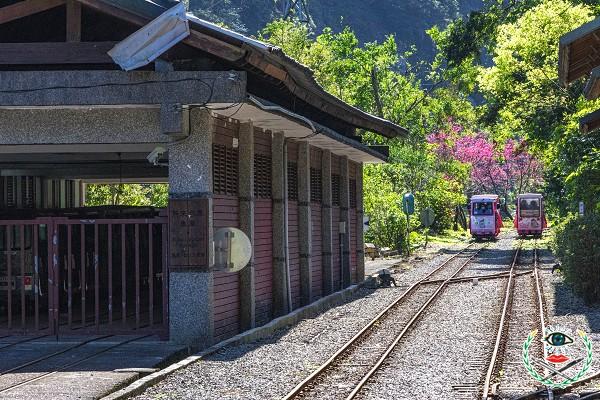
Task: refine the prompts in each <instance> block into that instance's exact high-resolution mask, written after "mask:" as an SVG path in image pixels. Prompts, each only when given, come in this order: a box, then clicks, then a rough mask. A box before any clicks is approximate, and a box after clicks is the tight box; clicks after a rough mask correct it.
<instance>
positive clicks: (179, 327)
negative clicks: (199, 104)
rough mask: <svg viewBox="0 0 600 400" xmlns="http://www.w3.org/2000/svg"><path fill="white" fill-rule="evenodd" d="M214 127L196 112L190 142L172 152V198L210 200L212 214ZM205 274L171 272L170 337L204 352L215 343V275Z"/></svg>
mask: <svg viewBox="0 0 600 400" xmlns="http://www.w3.org/2000/svg"><path fill="white" fill-rule="evenodd" d="M212 123H213V121H212V117H211V116H210V114H209V112H208V111H206V110H200V109H198V110H194V111H193V112H192V115H191V127H192V130H191V134H190V136H189V138H187V139H186V140H183V141H181V142H178V143H177V144H172V145H171V146H170V148H169V152H170V156H169V198H171V199H182V198H183V199H186V198H208V199H209V208H208V209H209V210H212V175H211V172H210V171H212V132H213V126H212ZM208 232H209V237H208V243H211V242H212V211H209V227H208ZM209 248H210V246H209ZM211 258H212V255H210V254H209V260H210V259H211ZM204 270H205V266H189V267H188V268H186V269H185V270H174V269H171V270H170V271H169V333H170V339H171V341H173V342H175V343H182V344H188V345H195V346H199V347H202V348H203V347H208V346H210V345H211V344H212V342H213V331H214V328H213V325H214V320H213V312H212V310H213V291H212V286H213V273H212V272H204Z"/></svg>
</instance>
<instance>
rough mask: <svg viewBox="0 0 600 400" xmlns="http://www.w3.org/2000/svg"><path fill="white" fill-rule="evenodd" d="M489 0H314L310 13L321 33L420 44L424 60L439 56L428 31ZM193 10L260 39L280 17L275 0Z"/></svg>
mask: <svg viewBox="0 0 600 400" xmlns="http://www.w3.org/2000/svg"><path fill="white" fill-rule="evenodd" d="M483 1H484V0H343V1H342V0H312V1H309V2H308V9H309V13H310V15H311V16H312V18H313V20H314V22H315V25H316V29H315V31H316V32H317V33H318V32H321V30H322V29H323V28H324V27H327V26H329V27H331V28H333V29H334V31H339V30H341V29H342V28H343V27H344V26H346V25H348V26H350V27H352V29H353V30H354V31H355V33H356V34H357V36H358V38H359V39H360V40H361V41H363V42H370V41H374V40H378V41H381V40H382V39H383V38H384V37H385V36H387V35H389V34H394V35H395V36H396V39H397V41H398V44H399V48H400V50H401V51H403V50H407V49H410V47H411V46H413V45H415V46H417V49H418V50H419V57H418V58H419V59H422V60H430V59H431V58H432V56H433V54H434V47H433V43H432V42H431V39H430V38H429V37H428V36H427V34H426V33H425V31H426V30H427V29H429V28H430V27H432V26H433V25H442V26H445V25H446V24H447V23H448V21H450V20H451V19H453V18H456V17H457V16H459V15H464V14H466V13H468V12H469V11H471V10H476V9H479V8H481V7H482V6H483ZM189 3H190V10H191V11H193V12H194V13H196V14H197V15H198V16H200V17H203V18H206V19H208V20H210V21H213V22H218V23H224V24H225V25H227V26H229V27H231V28H233V29H234V30H238V31H241V32H243V33H246V34H251V35H255V34H256V33H257V32H258V31H259V30H260V29H262V28H263V27H264V26H265V24H267V23H268V22H269V21H270V20H272V19H273V18H275V17H277V16H279V15H280V14H279V13H280V11H279V10H278V7H277V5H276V2H275V1H274V0H189Z"/></svg>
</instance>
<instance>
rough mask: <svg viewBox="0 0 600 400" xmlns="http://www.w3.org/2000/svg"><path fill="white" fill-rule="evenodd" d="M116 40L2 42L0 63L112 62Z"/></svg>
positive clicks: (0, 44)
mask: <svg viewBox="0 0 600 400" xmlns="http://www.w3.org/2000/svg"><path fill="white" fill-rule="evenodd" d="M115 44H116V42H59V43H52V42H44V43H0V65H15V64H23V65H44V64H112V63H113V60H112V59H111V58H110V57H109V55H108V54H106V52H107V51H109V50H110V49H112V48H113V47H114V45H115Z"/></svg>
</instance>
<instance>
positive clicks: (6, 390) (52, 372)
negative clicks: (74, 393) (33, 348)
mask: <svg viewBox="0 0 600 400" xmlns="http://www.w3.org/2000/svg"><path fill="white" fill-rule="evenodd" d="M150 336H152V335H144V336H138V337H134V338H131V339H127V340H124V341H122V342H120V343H117V344H114V345H112V346H109V347H107V348H105V349H102V350H100V351H97V352H95V353H94V354H91V355H89V356H87V357H84V358H82V359H81V360H77V361H74V362H71V363H68V364H64V365H62V366H61V367H59V368H56V369H54V370H53V371H50V372H45V373H43V374H42V375H38V376H36V377H34V378H30V379H27V380H24V381H22V382H19V383H15V384H13V385H10V386H7V387H4V388H0V393H6V392H8V391H10V390H13V389H16V388H18V387H21V386H25V385H28V384H30V383H32V382H37V381H39V380H42V379H45V378H47V377H49V376H51V375H54V374H57V373H59V372H61V371H64V370H66V369H68V368H72V367H75V366H77V365H79V364H81V363H84V362H86V361H89V360H91V359H93V358H96V357H98V356H99V355H102V354H104V353H106V352H108V351H111V350H114V349H115V348H117V347H120V346H123V345H125V344H128V343H131V342H135V341H137V340H141V339H145V338H147V337H150Z"/></svg>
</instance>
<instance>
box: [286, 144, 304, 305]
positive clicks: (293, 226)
mask: <svg viewBox="0 0 600 400" xmlns="http://www.w3.org/2000/svg"><path fill="white" fill-rule="evenodd" d="M287 148H288V172H287V183H288V185H287V186H288V190H287V192H288V210H287V212H288V224H287V228H288V256H289V261H288V262H289V269H290V288H291V295H292V296H291V297H292V309H294V310H295V309H296V308H299V307H300V306H301V303H300V300H301V299H300V245H299V242H298V145H297V144H296V143H295V142H289V143H288V145H287Z"/></svg>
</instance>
